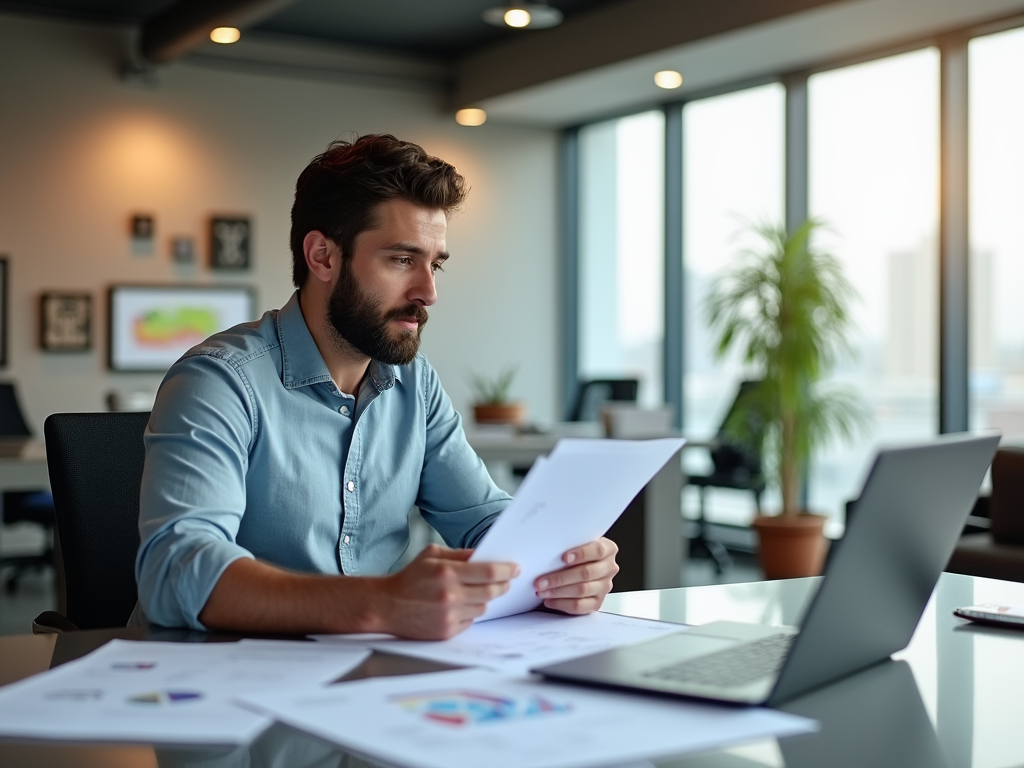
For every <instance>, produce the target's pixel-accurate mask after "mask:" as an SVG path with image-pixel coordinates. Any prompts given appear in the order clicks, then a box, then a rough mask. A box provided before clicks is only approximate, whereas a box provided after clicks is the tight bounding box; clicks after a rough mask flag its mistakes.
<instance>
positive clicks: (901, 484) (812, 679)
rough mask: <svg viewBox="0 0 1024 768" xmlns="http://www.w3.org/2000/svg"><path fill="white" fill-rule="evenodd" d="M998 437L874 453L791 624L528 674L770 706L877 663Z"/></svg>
mask: <svg viewBox="0 0 1024 768" xmlns="http://www.w3.org/2000/svg"><path fill="white" fill-rule="evenodd" d="M998 443H999V435H998V434H986V435H981V436H977V435H974V436H972V435H944V436H942V437H939V438H936V439H934V440H929V441H928V442H925V443H921V444H917V445H912V446H906V447H899V448H889V449H886V450H882V451H880V452H879V454H878V456H877V457H876V458H875V463H874V465H873V466H872V468H871V472H870V473H869V474H868V477H867V480H866V481H865V483H864V490H863V491H862V492H861V496H860V498H859V499H858V500H857V502H856V505H855V510H854V512H853V514H852V515H851V519H850V520H849V522H848V525H847V528H846V535H845V536H844V537H843V539H842V541H841V542H840V543H839V544H838V545H836V551H835V552H834V553H833V556H832V558H831V559H830V561H829V564H828V566H827V568H826V570H825V577H824V579H823V580H822V583H821V587H820V588H819V589H818V592H817V594H816V595H815V596H814V598H813V599H812V600H811V602H810V605H809V607H808V609H807V612H806V614H805V615H804V620H803V622H802V624H801V627H800V629H799V630H797V629H792V628H781V627H769V626H764V625H759V624H740V623H735V622H727V621H716V622H714V623H711V624H705V625H703V626H699V627H694V628H693V629H690V630H688V631H685V632H679V633H677V634H673V635H669V636H667V637H663V638H658V639H656V640H649V641H645V642H642V643H637V644H635V645H630V646H625V647H623V648H617V649H614V650H610V651H604V652H601V653H597V654H594V655H591V656H584V657H581V658H578V659H574V660H572V661H566V662H562V663H560V664H552V665H550V666H546V667H540V668H539V669H534V670H533V671H534V672H539V673H540V674H542V675H544V676H545V677H549V678H554V679H557V680H563V681H569V682H579V683H588V684H594V685H603V686H613V687H618V688H630V689H637V690H644V691H652V692H657V693H665V694H676V695H681V696H693V697H698V698H703V699H713V700H716V701H724V702H733V703H740V704H773V705H774V704H777V703H779V702H782V701H785V700H787V699H790V698H792V697H794V696H798V695H799V694H802V693H804V692H806V691H809V690H811V689H813V688H817V687H818V686H821V685H824V684H825V683H828V682H831V681H832V680H835V679H837V678H839V677H842V676H844V675H847V674H850V673H851V672H855V671H857V670H859V669H862V668H864V667H867V666H869V665H872V664H875V663H877V662H879V661H882V660H883V659H886V658H888V657H889V656H890V655H891V654H893V653H895V652H896V651H899V650H902V649H903V648H905V647H906V646H907V644H908V643H909V642H910V638H911V636H912V635H913V634H914V630H915V628H916V627H917V622H918V621H919V620H920V618H921V614H922V613H923V612H924V608H925V605H926V604H927V603H928V598H929V596H930V595H931V592H932V590H933V589H934V587H935V582H936V581H938V578H939V574H940V573H941V572H942V569H943V567H944V566H945V565H946V562H947V561H948V560H949V557H950V555H951V554H952V552H953V548H954V547H955V546H956V541H957V538H958V537H959V535H960V531H961V529H962V528H963V524H964V521H965V520H966V518H967V515H968V513H969V512H970V509H971V507H972V505H973V504H974V500H975V498H976V497H977V495H978V489H979V487H980V486H981V481H982V479H983V478H984V476H985V471H986V470H987V469H988V466H989V464H991V463H992V457H993V456H994V455H995V451H996V446H997V445H998Z"/></svg>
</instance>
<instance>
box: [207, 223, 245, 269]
mask: <svg viewBox="0 0 1024 768" xmlns="http://www.w3.org/2000/svg"><path fill="white" fill-rule="evenodd" d="M251 235H252V227H251V226H250V224H249V219H248V218H247V217H229V216H214V217H213V218H212V219H211V220H210V267H211V269H232V270H237V269H248V268H249V254H250V250H251V243H252V237H251Z"/></svg>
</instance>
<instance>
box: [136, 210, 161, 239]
mask: <svg viewBox="0 0 1024 768" xmlns="http://www.w3.org/2000/svg"><path fill="white" fill-rule="evenodd" d="M131 230H132V237H133V238H135V239H136V240H150V239H152V237H153V233H154V232H155V231H156V226H155V225H154V220H153V217H152V216H151V215H150V214H148V213H137V214H135V215H134V216H132V221H131Z"/></svg>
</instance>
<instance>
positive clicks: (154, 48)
mask: <svg viewBox="0 0 1024 768" xmlns="http://www.w3.org/2000/svg"><path fill="white" fill-rule="evenodd" d="M293 2H295V0H180V2H177V3H174V4H173V5H170V6H168V7H167V8H165V9H164V10H162V11H160V12H159V13H157V14H154V15H153V16H151V17H150V18H148V19H146V21H145V22H144V23H143V25H142V35H141V39H140V42H139V47H140V52H141V53H142V56H143V58H144V59H145V60H146V61H148V62H150V63H151V64H162V63H165V62H168V61H170V60H172V59H176V58H177V57H179V56H181V55H182V54H185V53H188V52H189V51H190V50H192V49H193V48H195V47H196V46H198V45H200V44H202V43H204V42H206V41H207V40H209V39H210V31H211V30H212V29H214V28H215V27H237V28H238V29H245V28H246V27H248V26H250V25H251V24H255V23H256V22H258V21H260V20H261V19H264V18H266V17H268V16H271V15H273V14H274V13H276V12H277V11H279V10H281V9H282V8H284V7H286V6H289V5H291V4H292V3H293Z"/></svg>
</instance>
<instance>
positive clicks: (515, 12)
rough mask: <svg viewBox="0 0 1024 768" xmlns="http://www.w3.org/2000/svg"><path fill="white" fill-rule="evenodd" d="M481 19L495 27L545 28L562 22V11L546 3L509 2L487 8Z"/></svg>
mask: <svg viewBox="0 0 1024 768" xmlns="http://www.w3.org/2000/svg"><path fill="white" fill-rule="evenodd" d="M480 15H481V16H482V17H483V20H484V21H486V22H487V23H488V24H493V25H494V26H495V27H515V28H517V29H524V28H529V29H545V28H547V27H555V26H558V25H559V24H561V23H562V12H561V11H560V10H558V9H557V8H552V7H551V6H550V5H548V4H547V3H509V4H508V5H496V6H494V7H493V8H488V9H487V10H486V11H484V12H483V13H482V14H480Z"/></svg>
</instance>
